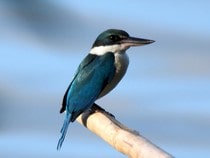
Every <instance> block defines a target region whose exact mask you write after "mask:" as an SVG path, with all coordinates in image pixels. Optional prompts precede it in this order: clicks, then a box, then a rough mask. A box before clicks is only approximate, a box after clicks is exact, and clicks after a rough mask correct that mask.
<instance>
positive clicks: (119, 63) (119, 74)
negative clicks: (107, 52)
mask: <svg viewBox="0 0 210 158" xmlns="http://www.w3.org/2000/svg"><path fill="white" fill-rule="evenodd" d="M114 55H115V67H116V70H115V75H114V77H113V79H112V80H111V81H110V82H109V83H108V84H107V85H106V86H105V88H104V89H103V91H102V92H101V94H100V95H99V98H101V97H103V96H104V95H106V94H107V93H109V92H110V91H111V90H112V89H114V88H115V87H116V85H117V84H118V83H119V82H120V80H121V79H122V78H123V76H124V75H125V73H126V71H127V68H128V64H129V58H128V56H127V54H126V53H125V52H123V53H122V52H121V53H115V54H114Z"/></svg>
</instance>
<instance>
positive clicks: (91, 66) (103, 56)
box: [57, 29, 155, 150]
mask: <svg viewBox="0 0 210 158" xmlns="http://www.w3.org/2000/svg"><path fill="white" fill-rule="evenodd" d="M153 42H155V41H154V40H149V39H143V38H136V37H131V36H130V35H129V34H128V33H127V32H126V31H124V30H120V29H108V30H106V31H104V32H102V33H101V34H99V36H98V37H97V38H96V40H95V42H94V43H93V45H92V47H91V49H90V52H89V53H88V55H87V56H86V57H85V58H84V59H83V60H82V62H81V63H80V65H79V66H78V68H77V70H76V73H75V75H74V77H73V79H72V81H71V83H70V85H69V86H68V88H67V90H66V92H65V94H64V97H63V102H62V107H61V109H60V113H63V112H64V111H65V114H66V116H65V119H64V123H63V126H62V129H61V131H60V132H61V137H60V139H59V141H58V144H57V150H59V149H61V147H62V144H63V141H64V139H65V136H66V133H67V130H68V126H69V123H70V122H74V121H75V120H76V118H77V117H78V116H79V115H80V114H81V113H83V112H85V111H87V110H89V109H90V108H91V107H92V106H93V104H94V102H95V101H96V100H97V99H100V98H101V97H103V96H105V95H106V94H108V93H109V92H110V91H111V90H113V89H114V88H115V87H116V85H117V84H118V83H119V82H120V80H121V79H122V78H123V76H124V75H125V73H126V71H127V68H128V65H129V58H128V55H127V54H126V50H127V49H128V48H130V47H132V46H142V45H146V44H151V43H153Z"/></svg>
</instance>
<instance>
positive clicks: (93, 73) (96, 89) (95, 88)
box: [57, 53, 115, 149]
mask: <svg viewBox="0 0 210 158" xmlns="http://www.w3.org/2000/svg"><path fill="white" fill-rule="evenodd" d="M114 74H115V66H114V54H113V53H107V54H106V55H103V56H96V55H91V54H89V55H88V56H87V57H86V58H85V59H84V60H83V62H82V64H80V66H79V68H78V70H77V73H76V75H75V77H74V78H73V81H72V82H71V84H70V86H69V88H68V89H67V91H66V94H65V96H64V100H63V106H62V110H61V112H62V111H63V110H66V118H65V121H64V124H63V128H62V130H61V133H62V136H61V138H60V140H59V142H58V146H57V149H60V148H61V146H62V143H63V141H64V138H65V134H66V131H67V128H68V125H69V123H70V122H73V121H74V120H75V119H76V118H77V117H78V116H79V115H80V114H81V113H82V112H84V111H86V110H87V109H89V108H90V107H91V106H92V104H93V103H94V102H95V100H96V99H97V98H98V96H99V95H100V93H101V91H102V90H103V88H104V87H105V85H107V84H108V83H109V82H110V81H111V80H112V78H113V76H114Z"/></svg>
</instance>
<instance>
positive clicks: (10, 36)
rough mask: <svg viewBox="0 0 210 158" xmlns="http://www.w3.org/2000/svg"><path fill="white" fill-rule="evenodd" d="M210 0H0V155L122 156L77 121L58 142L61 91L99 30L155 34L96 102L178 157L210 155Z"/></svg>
mask: <svg viewBox="0 0 210 158" xmlns="http://www.w3.org/2000/svg"><path fill="white" fill-rule="evenodd" d="M209 15H210V1H207V0H201V1H195V0H185V1H182V0H177V1H165V0H160V1H146V0H141V1H137V0H133V1H96V0H93V1H83V2H81V1H76V0H75V1H67V0H60V1H58V0H54V1H49V0H45V1H42V0H30V1H28V0H1V1H0V74H1V77H0V157H2V158H3V157H7V158H12V157H21V158H26V157H31V158H33V157H34V158H37V157H40V158H42V157H50V158H57V157H62V158H68V157H75V158H77V157H78V158H79V157H101V156H102V157H116V158H121V157H125V156H124V155H122V154H121V153H118V152H117V151H115V150H114V149H112V147H110V146H109V145H108V144H106V143H105V142H104V141H103V140H101V139H100V138H98V137H97V136H95V135H94V134H93V133H91V132H89V131H88V130H86V129H85V128H84V127H82V126H81V125H79V124H78V123H77V122H75V123H74V124H71V125H70V128H69V131H68V134H67V138H66V141H65V142H64V145H63V148H62V150H61V151H59V152H58V151H56V145H57V141H58V139H59V137H60V133H59V130H60V128H61V126H62V123H63V119H64V115H60V114H59V109H60V106H61V102H62V97H63V94H64V92H65V90H66V88H67V86H68V85H69V83H70V81H71V79H72V77H73V74H74V71H75V70H76V68H77V66H78V64H79V63H80V61H81V60H82V59H83V58H84V57H85V55H86V54H87V53H88V51H89V50H90V48H91V46H92V43H93V42H94V40H95V39H96V37H97V36H98V34H99V33H101V32H102V31H104V30H106V29H108V28H118V29H123V30H126V31H127V32H128V33H129V34H130V35H132V36H136V37H142V38H149V39H153V40H155V41H156V42H155V43H153V44H151V45H148V46H144V47H138V48H131V49H129V50H128V51H127V53H128V54H129V57H130V66H129V69H128V73H127V74H126V76H125V77H124V79H123V80H122V81H121V83H120V84H119V85H118V87H117V88H116V89H115V90H114V91H112V93H110V94H109V95H107V96H106V97H104V98H103V99H101V100H99V101H97V103H98V104H99V105H102V106H103V107H104V108H105V109H106V110H108V111H110V112H111V113H113V114H114V115H115V116H116V118H117V119H118V120H119V121H121V122H122V123H123V124H125V125H127V126H128V127H130V128H132V129H135V130H138V131H139V132H140V133H141V134H142V135H144V136H145V137H146V138H148V139H150V140H151V141H152V142H153V143H155V144H156V145H158V146H160V147H161V148H163V149H164V150H166V151H168V152H169V153H171V154H172V155H174V156H175V157H181V158H186V157H190V158H197V157H210V150H209V149H210V20H209Z"/></svg>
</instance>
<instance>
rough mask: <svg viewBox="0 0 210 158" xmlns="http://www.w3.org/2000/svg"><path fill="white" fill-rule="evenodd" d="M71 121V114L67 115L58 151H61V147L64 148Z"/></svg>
mask: <svg viewBox="0 0 210 158" xmlns="http://www.w3.org/2000/svg"><path fill="white" fill-rule="evenodd" d="M70 119H71V114H68V113H67V114H66V118H65V120H64V123H63V127H62V128H61V131H60V132H61V137H60V139H59V141H58V145H57V150H60V149H61V147H62V144H63V141H64V139H65V136H66V132H67V130H68V126H69V123H70Z"/></svg>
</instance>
